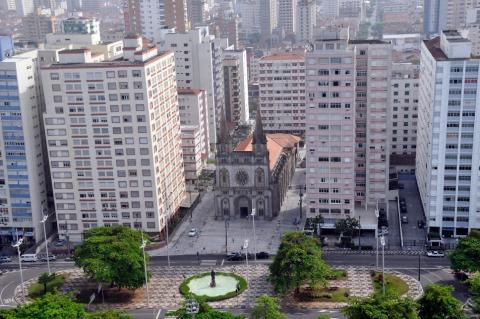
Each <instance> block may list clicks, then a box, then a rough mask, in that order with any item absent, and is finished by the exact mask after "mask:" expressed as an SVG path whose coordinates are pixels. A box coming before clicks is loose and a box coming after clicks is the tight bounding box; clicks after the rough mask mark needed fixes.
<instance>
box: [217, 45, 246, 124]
mask: <svg viewBox="0 0 480 319" xmlns="http://www.w3.org/2000/svg"><path fill="white" fill-rule="evenodd" d="M223 55H224V59H223V71H224V72H223V77H224V83H225V85H224V87H225V116H226V118H227V121H230V122H231V123H235V125H240V124H246V123H248V121H249V119H250V112H249V100H248V70H247V52H246V51H245V50H244V49H243V50H224V51H223Z"/></svg>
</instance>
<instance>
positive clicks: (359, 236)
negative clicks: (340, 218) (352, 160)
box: [358, 215, 362, 250]
mask: <svg viewBox="0 0 480 319" xmlns="http://www.w3.org/2000/svg"><path fill="white" fill-rule="evenodd" d="M361 238H362V216H360V215H359V216H358V250H362V244H361V242H360V240H361Z"/></svg>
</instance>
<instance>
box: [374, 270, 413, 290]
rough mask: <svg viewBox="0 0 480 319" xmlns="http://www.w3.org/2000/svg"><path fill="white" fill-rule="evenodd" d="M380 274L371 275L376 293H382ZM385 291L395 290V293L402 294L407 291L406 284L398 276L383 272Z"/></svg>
mask: <svg viewBox="0 0 480 319" xmlns="http://www.w3.org/2000/svg"><path fill="white" fill-rule="evenodd" d="M381 276H382V274H381V273H376V274H375V276H374V277H373V288H374V290H375V292H376V293H382V281H381V280H380V279H381ZM385 292H395V293H396V294H399V295H403V294H406V293H407V292H408V285H407V283H406V282H405V281H404V280H403V279H401V278H400V277H397V276H395V275H392V274H385Z"/></svg>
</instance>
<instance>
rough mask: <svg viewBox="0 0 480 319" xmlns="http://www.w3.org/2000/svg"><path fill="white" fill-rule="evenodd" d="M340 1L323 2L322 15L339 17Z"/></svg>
mask: <svg viewBox="0 0 480 319" xmlns="http://www.w3.org/2000/svg"><path fill="white" fill-rule="evenodd" d="M338 1H339V0H322V1H321V10H320V14H322V15H323V16H328V17H338Z"/></svg>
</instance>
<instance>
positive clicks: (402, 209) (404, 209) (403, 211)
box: [400, 206, 407, 214]
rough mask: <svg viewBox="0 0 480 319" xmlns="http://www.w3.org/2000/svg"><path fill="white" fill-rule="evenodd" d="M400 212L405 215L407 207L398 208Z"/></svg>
mask: <svg viewBox="0 0 480 319" xmlns="http://www.w3.org/2000/svg"><path fill="white" fill-rule="evenodd" d="M400 212H401V213H402V214H406V213H407V206H400Z"/></svg>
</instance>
